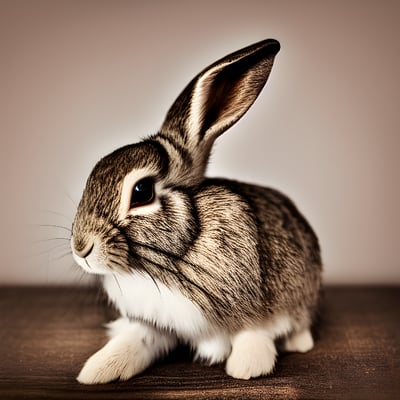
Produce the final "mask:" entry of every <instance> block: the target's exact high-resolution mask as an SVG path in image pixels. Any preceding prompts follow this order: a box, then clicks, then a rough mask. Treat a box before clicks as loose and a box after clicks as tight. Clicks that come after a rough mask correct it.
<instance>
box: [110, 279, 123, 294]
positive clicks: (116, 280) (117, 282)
mask: <svg viewBox="0 0 400 400" xmlns="http://www.w3.org/2000/svg"><path fill="white" fill-rule="evenodd" d="M112 276H113V278H114V280H115V282H116V284H117V286H118V287H119V291H120V292H121V296H123V295H124V294H123V293H122V289H121V285H120V284H119V281H118V279H117V276H116V275H115V274H112Z"/></svg>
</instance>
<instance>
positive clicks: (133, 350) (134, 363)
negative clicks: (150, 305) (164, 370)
mask: <svg viewBox="0 0 400 400" xmlns="http://www.w3.org/2000/svg"><path fill="white" fill-rule="evenodd" d="M151 362H152V357H151V354H149V352H148V351H147V349H146V347H145V346H144V345H143V344H142V343H141V342H140V341H139V342H136V343H135V342H133V343H129V344H128V343H126V342H125V341H121V340H115V339H112V340H110V341H109V342H108V343H107V344H106V345H105V346H104V347H103V348H102V349H100V350H99V351H98V352H97V353H95V354H93V355H92V356H91V357H90V358H89V359H88V360H87V361H86V363H85V365H84V367H83V368H82V370H81V372H80V374H79V375H78V378H77V380H78V381H79V382H80V383H84V384H87V385H93V384H96V383H107V382H111V381H114V380H117V379H119V380H122V381H125V380H128V379H129V378H131V377H132V376H134V375H137V374H139V373H140V372H142V371H144V370H145V369H146V368H147V367H148V366H149V365H150V364H151Z"/></svg>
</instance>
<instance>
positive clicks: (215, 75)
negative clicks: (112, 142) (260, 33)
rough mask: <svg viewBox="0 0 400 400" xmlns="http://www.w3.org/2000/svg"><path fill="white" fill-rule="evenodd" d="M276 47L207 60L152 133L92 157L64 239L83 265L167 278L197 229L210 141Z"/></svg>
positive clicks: (245, 102) (255, 89)
mask: <svg viewBox="0 0 400 400" xmlns="http://www.w3.org/2000/svg"><path fill="white" fill-rule="evenodd" d="M278 51H279V43H278V42H277V41H275V40H271V39H269V40H265V41H262V42H259V43H256V44H254V45H252V46H249V47H246V48H244V49H242V50H239V51H237V52H235V53H232V54H230V55H228V56H226V57H224V58H222V59H221V60H219V61H217V62H216V63H214V64H212V65H211V66H209V67H208V68H206V69H205V70H203V71H202V72H201V73H200V74H199V75H197V76H196V77H195V78H194V79H193V80H192V81H191V82H190V83H189V85H188V86H187V87H186V88H185V89H184V90H183V92H182V93H181V94H180V95H179V96H178V98H177V99H176V101H175V102H174V104H173V105H172V107H171V108H170V110H169V111H168V113H167V116H166V119H165V121H164V123H163V125H162V127H161V129H160V131H159V132H158V133H157V134H156V135H153V136H151V137H149V138H148V139H146V140H143V141H142V142H139V143H136V144H132V145H127V146H125V147H122V148H120V149H118V150H116V151H114V152H113V153H111V154H109V155H107V156H106V157H104V158H103V159H101V160H100V161H99V162H98V163H97V165H96V166H95V167H94V169H93V171H92V173H91V174H90V176H89V178H88V181H87V184H86V187H85V189H84V193H83V196H82V199H81V201H80V203H79V207H78V211H77V214H76V217H75V220H74V223H73V235H72V239H71V245H72V250H73V254H74V258H75V259H76V261H77V262H78V264H79V265H80V266H81V267H82V268H84V269H85V270H86V271H88V272H91V273H98V274H107V273H114V272H124V271H130V270H132V269H136V270H138V271H144V272H148V273H149V274H150V275H153V274H152V273H151V272H153V270H157V272H156V274H157V279H159V280H161V281H165V282H167V281H168V279H169V278H168V276H171V271H172V269H173V267H172V264H173V263H174V260H176V259H178V258H182V257H183V255H184V254H186V252H187V251H188V249H189V248H190V247H191V246H192V245H193V243H195V242H196V239H197V237H198V235H199V231H200V230H202V226H201V224H200V223H199V221H198V210H197V209H196V203H195V201H193V198H194V196H196V193H197V188H198V187H199V186H200V185H201V183H202V181H203V179H204V173H205V170H206V166H207V162H208V158H209V154H210V150H211V147H212V144H213V142H214V141H215V139H216V138H217V137H218V136H219V135H221V134H222V133H223V132H224V131H226V130H227V129H228V128H229V127H230V126H232V125H233V124H234V123H235V122H236V121H237V120H238V119H239V118H241V117H242V116H243V114H244V113H245V112H246V111H247V110H248V108H249V107H250V106H251V105H252V104H253V102H254V101H255V99H256V98H257V96H258V94H259V93H260V91H261V90H262V88H263V86H264V85H265V83H266V81H267V78H268V76H269V73H270V71H271V68H272V65H273V61H274V57H275V55H276V54H277V52H278ZM172 275H173V276H174V279H176V280H179V279H180V277H179V273H176V272H175V273H173V274H172Z"/></svg>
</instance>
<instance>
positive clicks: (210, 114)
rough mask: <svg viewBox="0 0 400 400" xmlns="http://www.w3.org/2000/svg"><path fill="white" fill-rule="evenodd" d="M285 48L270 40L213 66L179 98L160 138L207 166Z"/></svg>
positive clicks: (243, 50) (172, 108)
mask: <svg viewBox="0 0 400 400" xmlns="http://www.w3.org/2000/svg"><path fill="white" fill-rule="evenodd" d="M279 48H280V45H279V42H277V41H276V40H273V39H267V40H264V41H262V42H259V43H256V44H253V45H251V46H248V47H245V48H244V49H242V50H239V51H236V52H235V53H232V54H229V55H227V56H226V57H224V58H222V59H221V60H219V61H217V62H215V63H214V64H212V65H210V66H209V67H208V68H206V69H205V70H203V71H202V72H201V73H200V74H199V75H197V76H196V77H195V78H194V79H193V80H192V81H191V82H190V83H189V85H188V86H187V87H186V88H185V89H184V90H183V92H182V93H181V94H180V96H179V97H178V98H177V99H176V101H175V103H174V104H173V105H172V107H171V108H170V110H169V111H168V113H167V116H166V119H165V121H164V123H163V126H162V128H161V132H160V133H161V134H162V135H163V136H164V137H165V138H166V139H167V138H168V140H169V141H170V142H174V143H175V144H176V145H179V147H182V146H183V147H184V148H185V151H188V152H189V154H190V155H191V156H192V158H193V159H194V160H195V161H196V162H197V163H199V162H203V163H204V164H205V163H206V162H207V159H208V155H209V152H210V149H211V145H212V143H213V142H214V140H215V139H216V138H217V137H218V136H219V135H221V134H222V133H223V132H224V131H225V130H227V129H228V128H229V127H230V126H232V125H233V124H234V123H235V122H236V121H237V120H238V119H239V118H241V117H242V116H243V114H244V113H245V112H246V111H247V110H248V109H249V107H250V106H251V105H252V104H253V102H254V101H255V99H256V98H257V96H258V94H259V93H260V91H261V90H262V88H263V87H264V85H265V83H266V81H267V79H268V76H269V73H270V72H271V68H272V64H273V61H274V58H275V55H276V54H277V53H278V51H279ZM196 167H197V168H198V167H199V166H198V165H197V166H196Z"/></svg>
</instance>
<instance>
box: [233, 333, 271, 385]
mask: <svg viewBox="0 0 400 400" xmlns="http://www.w3.org/2000/svg"><path fill="white" fill-rule="evenodd" d="M276 354H277V352H276V348H275V344H274V341H273V340H272V339H271V338H270V337H268V336H267V335H265V334H264V333H263V332H262V331H242V332H240V333H239V334H237V335H236V336H235V337H234V338H233V340H232V353H231V355H230V356H229V358H228V361H227V363H226V372H227V374H228V375H230V376H232V377H233V378H236V379H250V378H255V377H257V376H261V375H268V374H269V373H271V372H272V370H273V369H274V365H275V359H276Z"/></svg>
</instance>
